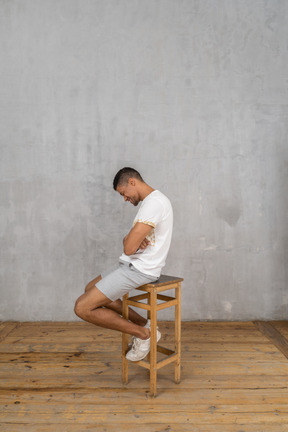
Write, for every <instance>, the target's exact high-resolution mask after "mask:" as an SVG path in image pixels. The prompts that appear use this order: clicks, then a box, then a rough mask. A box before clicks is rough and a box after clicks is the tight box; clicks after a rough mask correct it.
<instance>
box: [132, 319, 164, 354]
mask: <svg viewBox="0 0 288 432" xmlns="http://www.w3.org/2000/svg"><path fill="white" fill-rule="evenodd" d="M144 327H145V328H149V330H151V321H150V319H148V320H147V323H146V324H145V326H144ZM157 330H159V327H158V326H157ZM135 338H136V336H132V338H131V342H130V343H129V344H128V348H129V349H131V348H132V345H133V341H134V339H135Z"/></svg>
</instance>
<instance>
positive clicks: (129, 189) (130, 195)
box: [117, 181, 140, 206]
mask: <svg viewBox="0 0 288 432" xmlns="http://www.w3.org/2000/svg"><path fill="white" fill-rule="evenodd" d="M117 192H119V194H120V195H121V196H123V198H124V201H125V202H126V201H129V202H130V203H131V204H133V205H134V206H137V205H138V204H139V201H140V199H139V194H138V193H137V190H136V187H135V185H134V184H133V183H130V181H129V182H128V183H127V184H126V185H125V184H124V185H121V186H117Z"/></svg>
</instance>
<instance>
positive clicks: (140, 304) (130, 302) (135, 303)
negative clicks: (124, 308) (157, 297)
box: [126, 300, 150, 310]
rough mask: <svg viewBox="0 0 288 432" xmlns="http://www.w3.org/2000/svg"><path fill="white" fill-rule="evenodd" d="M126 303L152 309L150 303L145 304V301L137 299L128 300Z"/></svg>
mask: <svg viewBox="0 0 288 432" xmlns="http://www.w3.org/2000/svg"><path fill="white" fill-rule="evenodd" d="M126 304H127V305H128V306H135V307H137V308H140V309H145V310H150V305H148V304H145V303H141V302H137V301H131V300H127V301H126Z"/></svg>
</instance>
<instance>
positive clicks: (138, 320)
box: [85, 275, 147, 327]
mask: <svg viewBox="0 0 288 432" xmlns="http://www.w3.org/2000/svg"><path fill="white" fill-rule="evenodd" d="M101 279H102V276H101V275H99V276H97V277H96V278H95V279H93V280H92V281H90V282H89V283H88V284H87V285H86V287H85V292H87V291H90V290H91V289H92V288H95V285H96V284H97V282H99V281H100V280H101ZM105 307H106V308H108V309H112V310H113V311H115V312H117V313H118V314H119V315H122V300H120V299H119V300H116V301H113V302H111V303H109V304H107V305H106V306H105ZM128 312H129V320H130V321H132V322H133V323H134V324H137V325H139V326H142V327H144V326H145V324H147V319H146V318H144V317H142V316H141V315H139V314H138V313H137V312H135V311H134V309H131V308H128Z"/></svg>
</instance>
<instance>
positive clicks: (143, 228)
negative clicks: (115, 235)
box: [123, 222, 152, 255]
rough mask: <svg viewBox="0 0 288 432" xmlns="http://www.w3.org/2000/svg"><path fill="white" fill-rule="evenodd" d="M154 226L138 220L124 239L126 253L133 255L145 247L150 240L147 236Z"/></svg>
mask: <svg viewBox="0 0 288 432" xmlns="http://www.w3.org/2000/svg"><path fill="white" fill-rule="evenodd" d="M151 230H152V227H151V226H150V225H147V224H144V223H142V222H137V223H136V224H135V226H134V227H133V228H132V229H131V231H130V232H129V234H127V236H126V237H124V239H123V245H124V253H125V254H126V255H133V254H134V253H135V252H136V251H137V250H138V249H139V248H140V247H141V249H145V248H146V247H147V246H148V244H149V242H148V240H147V239H146V236H147V235H148V234H149V233H150V231H151Z"/></svg>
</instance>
